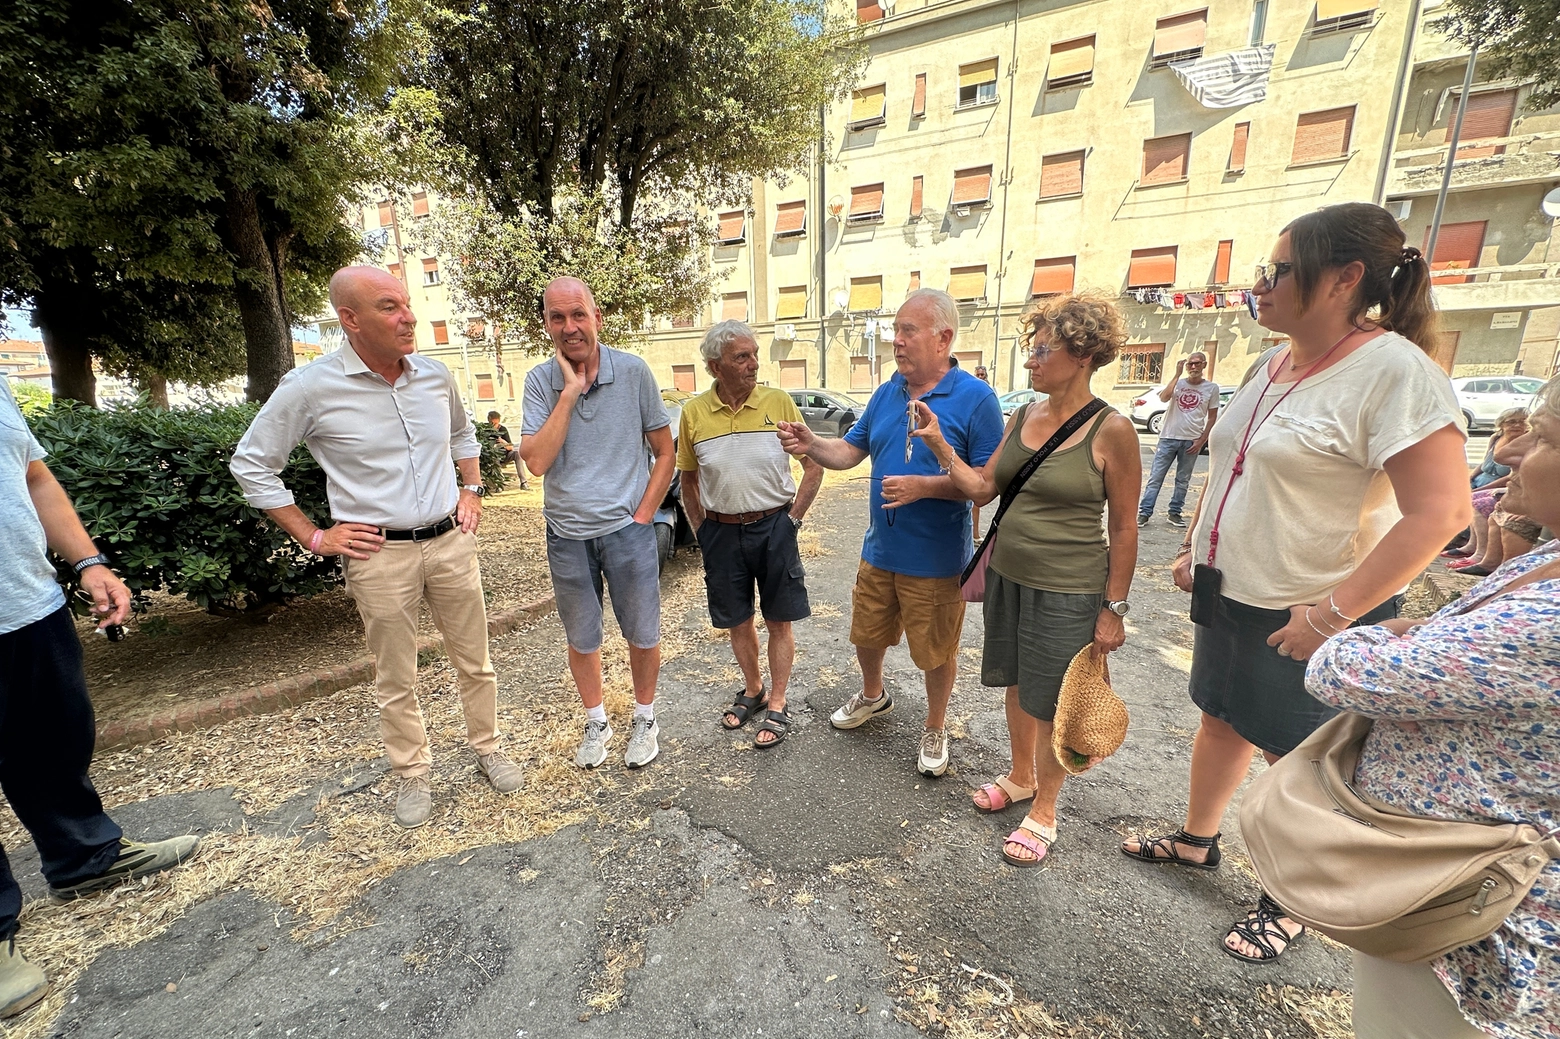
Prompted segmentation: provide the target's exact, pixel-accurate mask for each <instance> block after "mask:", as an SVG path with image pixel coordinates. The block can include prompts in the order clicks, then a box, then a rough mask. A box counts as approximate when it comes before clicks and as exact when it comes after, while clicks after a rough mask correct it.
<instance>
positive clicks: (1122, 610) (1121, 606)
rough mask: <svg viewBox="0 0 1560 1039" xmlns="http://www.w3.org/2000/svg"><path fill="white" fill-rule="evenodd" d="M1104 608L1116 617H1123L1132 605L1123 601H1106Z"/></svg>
mask: <svg viewBox="0 0 1560 1039" xmlns="http://www.w3.org/2000/svg"><path fill="white" fill-rule="evenodd" d="M1105 608H1106V609H1107V610H1109V611H1110V612H1111V613H1114V614H1115V615H1116V616H1118V617H1125V616H1126V615H1127V611H1128V610H1130V609H1131V608H1132V604H1131V603H1129V602H1127V600H1125V599H1106V600H1105Z"/></svg>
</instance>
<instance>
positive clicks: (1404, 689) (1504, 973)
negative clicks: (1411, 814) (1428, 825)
mask: <svg viewBox="0 0 1560 1039" xmlns="http://www.w3.org/2000/svg"><path fill="white" fill-rule="evenodd" d="M1557 558H1560V540H1557V541H1551V542H1549V543H1548V544H1545V545H1541V546H1539V547H1538V548H1537V549H1535V550H1534V551H1532V552H1529V553H1527V554H1526V555H1522V556H1518V557H1517V558H1516V559H1514V560H1512V561H1511V562H1509V563H1506V564H1505V565H1504V566H1502V567H1500V569H1498V570H1496V571H1495V573H1493V574H1491V575H1490V576H1489V577H1487V578H1485V579H1484V580H1483V581H1481V582H1479V583H1478V584H1477V585H1475V586H1474V587H1473V588H1472V589H1470V590H1469V592H1468V594H1466V595H1464V596H1463V597H1462V598H1461V599H1459V600H1457V601H1456V602H1454V603H1452V604H1451V605H1450V606H1447V607H1446V608H1445V609H1443V610H1441V611H1440V612H1439V613H1437V614H1436V615H1435V616H1434V617H1432V618H1430V620H1429V621H1428V622H1426V623H1425V624H1424V625H1423V626H1422V627H1420V628H1417V629H1415V630H1414V631H1413V632H1412V633H1410V634H1409V635H1407V636H1404V637H1401V638H1399V637H1398V636H1395V635H1393V634H1392V632H1391V631H1389V630H1388V629H1386V628H1383V627H1379V626H1372V627H1365V628H1354V629H1351V630H1349V631H1346V632H1343V633H1342V634H1340V635H1338V636H1336V637H1334V638H1332V639H1330V640H1328V641H1327V642H1326V643H1324V644H1323V645H1322V647H1321V649H1319V650H1317V652H1316V653H1315V654H1314V655H1313V656H1312V657H1311V662H1310V665H1309V667H1308V668H1307V671H1306V688H1307V689H1309V690H1310V692H1311V695H1312V696H1314V697H1316V698H1317V699H1318V700H1321V701H1322V702H1323V703H1328V704H1332V705H1334V706H1336V707H1339V708H1342V709H1344V710H1350V711H1356V712H1358V713H1360V714H1363V715H1367V716H1369V717H1371V718H1375V719H1376V724H1375V725H1374V726H1373V727H1372V729H1371V733H1370V736H1369V738H1368V739H1367V740H1366V742H1365V746H1364V749H1363V751H1362V753H1361V755H1360V764H1359V768H1358V770H1357V773H1356V776H1355V781H1356V782H1357V783H1359V784H1360V787H1361V788H1362V789H1363V790H1364V791H1366V792H1367V793H1369V794H1370V795H1371V796H1373V797H1376V798H1378V799H1379V800H1382V801H1385V802H1387V803H1388V804H1392V805H1396V806H1398V807H1400V808H1405V809H1409V810H1412V811H1415V812H1418V813H1420V814H1422V815H1427V816H1435V817H1440V818H1446V819H1499V820H1503V821H1506V822H1529V823H1532V824H1533V825H1535V826H1537V827H1539V828H1540V829H1542V830H1545V831H1549V830H1553V829H1555V828H1556V827H1557V826H1560V580H1542V581H1535V582H1533V583H1532V584H1529V585H1527V586H1525V587H1523V588H1520V589H1518V590H1517V591H1515V592H1513V593H1512V594H1510V595H1502V596H1500V597H1499V598H1496V599H1492V600H1491V601H1489V602H1485V603H1483V604H1482V605H1479V603H1480V602H1481V600H1484V599H1486V598H1488V597H1489V596H1491V595H1494V594H1496V593H1497V592H1499V591H1500V589H1502V588H1504V587H1505V586H1506V585H1508V584H1510V583H1511V582H1512V581H1514V580H1516V579H1517V578H1519V577H1521V576H1522V575H1523V574H1526V573H1528V572H1529V571H1531V570H1533V569H1535V568H1537V567H1540V566H1543V565H1545V564H1547V563H1551V562H1554V561H1555V560H1556V559H1557ZM1434 968H1435V972H1436V974H1437V975H1438V976H1439V977H1440V979H1441V981H1442V982H1443V983H1444V984H1445V985H1446V987H1447V989H1448V990H1450V991H1451V993H1452V995H1453V996H1455V997H1456V999H1457V1003H1458V1005H1459V1007H1460V1008H1461V1009H1462V1012H1463V1016H1464V1017H1466V1018H1467V1019H1468V1020H1469V1021H1471V1022H1472V1023H1473V1024H1474V1025H1475V1026H1477V1027H1478V1028H1479V1029H1481V1030H1482V1031H1484V1032H1487V1033H1488V1034H1490V1035H1493V1036H1498V1037H1501V1039H1554V1037H1560V1018H1557V1016H1556V1010H1555V1008H1556V1007H1560V861H1554V862H1551V863H1550V864H1549V867H1548V868H1547V869H1545V870H1544V872H1543V873H1541V874H1540V875H1539V878H1538V882H1537V883H1536V884H1534V885H1533V888H1532V890H1531V891H1530V892H1529V893H1528V897H1527V898H1525V899H1524V900H1523V901H1522V902H1521V904H1519V905H1518V906H1517V909H1516V911H1515V912H1513V913H1512V914H1511V915H1510V916H1509V917H1507V918H1506V920H1505V921H1504V922H1503V923H1502V924H1501V926H1500V928H1499V929H1498V930H1496V931H1495V933H1494V934H1492V935H1490V936H1489V937H1488V938H1486V939H1484V940H1483V941H1481V942H1478V943H1476V944H1474V945H1466V946H1463V947H1462V948H1460V949H1456V950H1453V951H1452V952H1450V953H1448V954H1447V955H1445V956H1443V957H1441V958H1440V959H1439V960H1437V961H1436V962H1435V963H1434Z"/></svg>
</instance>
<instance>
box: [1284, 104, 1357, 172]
mask: <svg viewBox="0 0 1560 1039" xmlns="http://www.w3.org/2000/svg"><path fill="white" fill-rule="evenodd" d="M1353 136H1354V106H1353V105H1350V106H1349V107H1348V108H1329V109H1327V110H1326V111H1325V112H1307V113H1305V114H1304V115H1302V116H1301V117H1300V118H1299V119H1298V120H1296V122H1295V146H1294V150H1293V151H1292V152H1291V153H1290V156H1289V162H1290V164H1291V165H1298V164H1300V163H1303V162H1323V161H1325V160H1327V159H1341V158H1342V157H1344V156H1345V155H1347V154H1349V140H1350V139H1351V138H1352V137H1353Z"/></svg>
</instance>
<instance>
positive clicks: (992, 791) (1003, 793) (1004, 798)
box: [971, 776, 1035, 812]
mask: <svg viewBox="0 0 1560 1039" xmlns="http://www.w3.org/2000/svg"><path fill="white" fill-rule="evenodd" d="M976 793H977V794H985V795H986V803H985V804H984V805H983V804H981V803H980V802H979V801H974V798H973V796H972V797H971V800H972V801H974V804H975V810H976V811H977V812H1000V811H1002V810H1003V809H1005V808H1011V807H1012V806H1013V805H1016V804H1022V803H1023V802H1025V801H1028V800H1031V799H1032V798H1033V797H1034V796H1035V792H1034V790H1032V789H1026V788H1025V787H1021V786H1019V785H1018V784H1016V783H1012V782H1009V781H1008V778H1007V776H998V777H997V778H996V779H995V780H994V781H993V782H990V783H987V784H986V785H985V786H983V787H981V788H980V789H979V790H977V791H976Z"/></svg>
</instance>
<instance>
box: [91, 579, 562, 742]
mask: <svg viewBox="0 0 1560 1039" xmlns="http://www.w3.org/2000/svg"><path fill="white" fill-rule="evenodd" d="M554 605H555V604H554V602H553V597H552V596H551V595H549V596H546V597H545V598H542V599H537V600H536V601H535V602H529V603H526V604H525V605H524V606H517V607H515V608H514V609H512V610H505V611H503V612H502V613H490V614H488V638H490V639H491V638H497V637H498V636H500V635H507V634H509V633H510V632H511V631H514V630H515V629H516V628H518V627H520V625H522V624H524V623H526V622H527V621H530V620H534V619H535V618H537V617H540V616H542V615H543V614H547V613H551V612H552V610H553V607H554ZM443 648H444V640H443V639H442V638H431V639H424V640H422V641H421V642H419V643H418V644H417V652H418V654H419V655H421V654H423V653H425V652H428V651H439V650H442V649H443ZM373 678H374V658H373V657H369V656H363V657H358V658H356V659H354V660H351V661H349V662H347V663H345V664H338V665H336V666H334V667H322V668H320V669H319V670H317V671H310V672H306V673H305V674H301V675H294V676H292V677H291V678H284V679H282V680H280V681H277V682H267V683H265V684H264V685H256V686H250V687H249V688H248V689H241V690H239V691H238V692H235V693H228V694H227V695H225V696H218V697H212V698H211V699H208V700H199V701H197V702H195V703H191V704H185V705H184V706H182V707H177V708H173V709H171V710H167V711H158V712H157V713H155V714H148V715H143V716H141V717H137V718H125V719H121V720H119V721H112V722H107V723H105V724H103V725H100V726H98V731H97V749H98V750H113V749H116V748H119V747H134V746H136V745H138V744H142V743H150V742H151V741H152V740H155V739H157V738H158V737H159V736H166V735H168V734H169V733H171V732H193V731H195V730H197V729H208V728H211V727H212V726H214V725H220V724H221V723H223V722H225V721H231V720H232V719H234V718H242V717H244V716H246V715H252V714H272V713H274V712H277V711H285V710H287V709H288V708H289V707H296V706H298V705H299V704H302V703H306V702H308V701H309V700H316V699H318V698H320V697H322V696H329V695H330V694H331V693H337V692H340V691H341V690H343V689H349V688H351V687H352V686H355V685H360V684H362V683H364V682H369V681H372V680H373Z"/></svg>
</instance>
